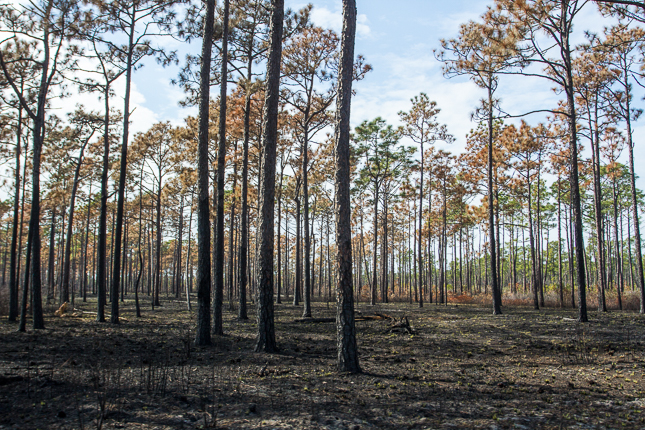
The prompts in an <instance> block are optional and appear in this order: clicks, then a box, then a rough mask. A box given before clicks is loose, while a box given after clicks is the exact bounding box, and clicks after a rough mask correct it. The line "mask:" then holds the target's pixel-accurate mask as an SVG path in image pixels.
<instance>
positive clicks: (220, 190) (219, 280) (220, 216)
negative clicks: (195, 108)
mask: <svg viewBox="0 0 645 430" xmlns="http://www.w3.org/2000/svg"><path fill="white" fill-rule="evenodd" d="M228 12H229V0H224V17H223V18H224V19H223V33H222V71H221V78H220V95H219V97H220V99H219V139H218V140H219V142H218V146H217V216H216V218H215V219H216V222H217V234H216V236H215V285H214V287H215V297H213V334H214V335H217V336H221V335H223V334H224V326H223V322H222V309H223V307H224V170H225V169H226V82H227V79H228V71H227V65H228Z"/></svg>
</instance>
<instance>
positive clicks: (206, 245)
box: [195, 0, 215, 346]
mask: <svg viewBox="0 0 645 430" xmlns="http://www.w3.org/2000/svg"><path fill="white" fill-rule="evenodd" d="M214 21H215V0H206V13H205V15H204V36H203V38H202V63H201V70H200V78H199V81H200V82H199V83H200V97H199V136H198V145H199V146H198V151H199V159H198V183H197V187H198V188H197V199H198V209H197V306H198V310H197V333H196V337H195V344H197V345H199V346H204V345H210V344H211V331H210V326H211V320H210V296H211V262H210V208H209V205H208V203H209V198H208V117H209V115H208V113H209V96H210V94H209V93H210V85H209V84H210V65H211V51H212V45H213V43H212V40H213V23H214Z"/></svg>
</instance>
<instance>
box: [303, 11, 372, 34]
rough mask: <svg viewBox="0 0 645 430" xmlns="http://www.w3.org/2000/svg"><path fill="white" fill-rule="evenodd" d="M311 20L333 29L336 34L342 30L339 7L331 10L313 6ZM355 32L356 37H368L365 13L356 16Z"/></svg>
mask: <svg viewBox="0 0 645 430" xmlns="http://www.w3.org/2000/svg"><path fill="white" fill-rule="evenodd" d="M311 20H312V21H313V22H314V23H315V24H316V25H317V26H319V27H323V28H328V29H331V30H334V31H335V32H337V33H338V34H340V33H341V31H342V30H343V14H342V10H341V9H339V8H336V9H335V10H334V11H331V10H329V9H327V8H326V7H314V8H313V10H312V11H311ZM356 34H357V36H358V37H368V36H370V35H371V29H370V25H369V19H368V18H367V15H365V14H359V15H358V16H357V17H356Z"/></svg>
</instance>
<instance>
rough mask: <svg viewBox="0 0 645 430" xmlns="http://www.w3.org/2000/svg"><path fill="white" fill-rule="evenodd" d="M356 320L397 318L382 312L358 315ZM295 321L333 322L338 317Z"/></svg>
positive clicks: (297, 320) (298, 320) (389, 319)
mask: <svg viewBox="0 0 645 430" xmlns="http://www.w3.org/2000/svg"><path fill="white" fill-rule="evenodd" d="M354 319H355V321H392V322H396V318H394V317H392V316H390V315H387V314H381V313H375V314H374V315H361V314H360V313H359V315H357V316H356V317H355V318H354ZM293 322H294V323H331V322H336V318H299V319H295V320H293Z"/></svg>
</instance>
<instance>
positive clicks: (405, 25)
mask: <svg viewBox="0 0 645 430" xmlns="http://www.w3.org/2000/svg"><path fill="white" fill-rule="evenodd" d="M312 3H313V5H314V9H313V16H312V18H313V21H314V22H315V23H316V24H317V25H319V26H322V27H325V28H331V29H334V30H336V31H337V32H340V30H341V25H342V17H341V11H342V3H341V1H340V0H317V1H313V2H312ZM491 3H492V2H488V1H481V0H452V1H449V2H444V1H435V0H402V1H399V2H396V3H394V2H389V1H383V0H371V1H370V0H357V8H358V35H357V41H356V53H357V54H362V55H364V56H365V58H366V61H367V62H368V63H369V64H371V65H372V66H373V68H374V69H373V71H372V72H371V73H369V74H368V75H367V77H366V78H365V79H364V80H363V81H361V82H358V83H357V84H355V86H354V88H355V90H356V93H357V94H356V97H355V98H354V99H353V101H352V123H353V124H354V125H357V124H359V123H360V122H362V121H363V120H370V119H373V118H375V117H377V116H381V117H383V118H385V119H386V120H387V121H388V122H389V123H392V124H395V125H396V124H397V123H398V115H397V112H398V111H400V110H407V109H409V107H410V98H411V97H413V96H415V95H417V94H419V93H420V92H425V93H426V94H428V96H429V97H430V99H431V100H436V101H437V103H438V106H439V107H440V108H441V109H442V112H441V114H440V116H439V120H440V121H441V122H443V123H446V124H447V125H448V129H449V131H450V132H451V133H452V134H453V135H454V136H455V138H456V141H455V143H453V144H452V145H450V146H448V145H445V144H443V145H442V144H438V146H439V147H444V148H445V149H448V150H450V151H452V152H456V153H459V152H461V151H462V150H463V148H464V145H465V135H466V133H468V131H469V130H470V129H471V128H473V127H474V124H473V123H472V122H471V120H470V113H471V112H472V111H473V109H474V107H475V106H476V105H477V104H478V101H479V100H480V99H481V98H482V97H483V96H484V94H483V93H482V90H480V89H479V88H477V87H476V86H475V85H474V84H473V83H472V82H470V81H469V80H468V78H466V77H460V78H453V79H450V80H449V79H446V78H444V76H443V74H442V70H441V63H440V62H438V61H437V60H436V59H435V58H434V55H433V49H438V48H439V46H440V45H439V40H440V39H441V38H450V37H454V36H456V35H457V32H458V29H459V25H460V24H462V23H465V22H467V21H468V20H470V19H473V20H476V19H477V18H478V17H479V16H480V15H481V14H482V13H483V12H484V11H485V9H486V5H488V4H491ZM306 4H307V2H304V1H299V0H286V6H287V7H289V8H291V9H294V10H297V9H299V8H301V7H303V6H304V5H306ZM578 22H579V23H583V24H578V26H577V27H576V31H575V33H574V36H573V43H574V44H578V43H581V42H583V41H584V34H583V31H584V30H592V31H596V32H599V31H601V30H602V27H603V25H607V24H609V23H610V21H608V20H606V19H604V18H602V17H601V16H600V15H599V14H598V12H597V10H596V6H595V5H594V4H593V3H592V4H589V5H588V6H587V7H586V9H584V10H583V12H582V14H581V15H580V16H579V19H578ZM199 43H200V42H199V41H196V42H193V44H192V45H191V46H188V47H186V46H182V45H181V44H179V42H174V41H164V44H165V45H166V46H167V47H169V48H170V49H179V50H180V51H184V52H185V51H186V49H189V50H193V51H195V50H198V49H199ZM176 74H177V69H176V68H166V69H164V68H162V67H161V66H159V65H157V64H155V63H154V62H152V61H148V62H147V63H146V66H145V67H144V68H142V69H141V70H139V71H137V72H136V73H135V75H134V92H133V103H134V105H135V106H136V107H137V109H136V110H135V112H134V114H133V117H132V119H133V124H132V129H133V132H137V131H144V130H146V129H147V128H148V127H149V126H150V125H151V124H152V123H153V122H155V121H162V120H170V121H172V122H173V123H175V124H181V123H182V122H183V118H185V117H186V116H187V115H194V114H195V110H194V108H193V109H182V108H180V107H179V106H178V101H179V100H181V99H182V98H183V94H182V92H181V90H180V89H179V88H178V87H175V86H172V85H170V79H172V78H173V77H175V76H176ZM116 91H117V94H119V91H120V88H119V87H118V86H117V88H116ZM213 91H215V92H216V91H217V89H216V88H215V89H213ZM498 95H499V96H500V97H501V99H502V106H503V108H504V110H505V111H507V112H510V113H522V112H526V111H529V110H533V109H536V108H551V107H553V106H554V105H555V104H556V102H557V100H558V96H557V95H556V94H555V93H554V92H553V91H552V90H551V85H550V84H549V83H548V82H547V81H546V80H542V79H535V78H533V79H532V78H526V77H519V76H508V77H504V78H503V79H502V80H501V82H500V86H499V89H498ZM86 97H88V96H80V97H74V98H72V100H68V101H66V103H74V104H75V103H76V102H77V101H81V102H84V103H85V104H86V105H91V102H90V100H87V101H85V100H83V99H85V98H86ZM641 99H642V94H639V95H638V97H637V103H638V104H639V105H642V104H643V103H642V100H641ZM120 103H121V102H120V99H115V100H114V101H113V105H115V106H118V105H119V104H120ZM526 120H527V121H529V122H530V123H532V124H536V123H537V122H539V121H542V120H544V118H543V117H540V116H537V115H536V116H531V117H527V118H526ZM644 132H645V127H643V126H641V125H640V123H638V124H637V127H636V129H635V141H636V150H635V155H636V159H637V160H638V159H640V158H642V157H643V156H645V149H641V147H642V146H643V145H642V142H643V140H644V139H643V137H642V136H643V134H644ZM638 164H639V163H637V174H639V176H641V177H645V166H642V167H641V166H638ZM640 164H642V163H640ZM639 182H640V184H639V185H640V187H641V188H644V187H645V180H641V181H639Z"/></svg>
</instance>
